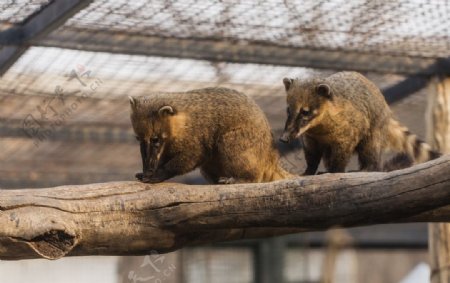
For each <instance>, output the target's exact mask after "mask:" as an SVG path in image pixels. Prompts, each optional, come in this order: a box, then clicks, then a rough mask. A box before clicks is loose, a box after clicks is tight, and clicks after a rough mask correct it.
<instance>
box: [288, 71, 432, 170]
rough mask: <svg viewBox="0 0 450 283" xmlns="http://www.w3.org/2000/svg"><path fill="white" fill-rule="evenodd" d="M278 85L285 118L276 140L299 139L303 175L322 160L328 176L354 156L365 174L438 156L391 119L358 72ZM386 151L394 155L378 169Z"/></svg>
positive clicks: (378, 94) (373, 88) (376, 92)
mask: <svg viewBox="0 0 450 283" xmlns="http://www.w3.org/2000/svg"><path fill="white" fill-rule="evenodd" d="M283 83H284V86H285V89H286V93H287V104H288V108H287V112H288V113H287V114H288V117H287V120H286V124H285V129H284V133H283V134H282V136H281V138H280V140H281V141H283V142H289V141H290V140H292V139H294V138H297V137H299V136H300V137H301V140H302V142H303V146H304V154H305V159H306V163H307V168H306V170H305V172H304V175H314V174H315V173H316V171H317V168H318V166H319V163H320V160H321V159H322V158H323V161H324V165H325V168H326V169H327V171H328V172H330V173H333V172H345V167H346V165H347V164H348V162H349V160H350V158H351V156H352V155H353V153H354V152H356V153H357V154H358V159H359V164H360V169H361V170H365V171H381V170H385V171H389V170H393V169H399V168H400V167H406V166H408V165H412V164H414V163H420V162H424V161H428V160H430V159H434V158H437V157H439V155H440V154H439V153H437V152H435V151H432V150H431V147H430V146H429V145H428V144H426V143H424V142H422V141H421V140H420V139H419V138H418V137H417V136H416V135H413V134H411V133H410V132H409V130H408V129H407V128H406V127H404V126H402V125H401V124H400V123H399V122H398V121H397V120H395V119H394V118H393V114H392V112H391V110H390V108H389V106H388V105H387V103H386V101H385V99H384V97H383V95H382V93H381V91H380V90H379V89H378V88H377V87H376V86H375V85H374V84H373V83H372V82H371V81H369V80H368V79H367V78H366V77H364V76H363V75H361V74H359V73H356V72H339V73H336V74H333V75H331V76H329V77H325V78H310V79H305V80H301V79H290V78H284V79H283ZM387 149H392V150H394V151H398V152H399V153H398V155H396V156H395V157H394V158H393V159H392V160H391V161H390V162H387V163H386V164H385V165H384V166H383V165H382V164H381V163H382V161H381V160H382V153H383V151H385V150H387Z"/></svg>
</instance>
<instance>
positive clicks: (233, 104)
mask: <svg viewBox="0 0 450 283" xmlns="http://www.w3.org/2000/svg"><path fill="white" fill-rule="evenodd" d="M130 102H131V106H132V113H131V121H132V125H133V129H134V131H135V133H136V136H137V138H138V140H139V141H140V142H141V154H142V159H143V160H142V162H143V167H144V168H143V173H138V174H137V175H136V177H137V178H138V179H140V180H142V181H144V182H161V181H164V180H166V179H169V178H171V177H174V176H176V175H181V174H184V173H187V172H190V171H192V170H194V169H195V168H197V167H200V169H201V172H202V174H203V176H204V177H205V178H206V179H207V180H208V181H209V182H211V183H235V182H269V181H274V180H280V179H284V178H287V177H291V176H293V175H291V174H289V173H288V172H286V171H285V170H284V169H282V168H281V167H280V166H279V164H278V163H279V156H278V153H277V152H276V150H275V148H274V143H273V138H272V134H271V132H270V127H269V123H268V122H267V120H266V118H265V115H264V113H263V112H262V111H261V109H260V108H259V107H258V106H257V105H256V104H255V103H254V101H253V100H251V99H250V98H248V97H247V96H245V95H244V94H242V93H239V92H237V91H235V90H232V89H226V88H205V89H198V90H192V91H188V92H178V93H154V94H151V95H150V96H147V97H136V98H130ZM165 106H170V107H165ZM161 108H163V110H164V111H160V109H161ZM152 137H153V141H152Z"/></svg>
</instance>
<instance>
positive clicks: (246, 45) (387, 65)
mask: <svg viewBox="0 0 450 283" xmlns="http://www.w3.org/2000/svg"><path fill="white" fill-rule="evenodd" d="M34 44H36V45H41V46H49V47H61V48H67V49H78V50H88V51H100V52H111V53H122V54H137V55H147V56H161V57H175V58H189V59H198V60H208V61H227V62H235V63H257V64H271V65H284V66H295V67H299V66H302V67H309V68H319V69H335V70H354V71H360V72H366V71H373V72H379V73H397V74H405V75H420V76H431V75H435V74H450V58H427V57H414V56H405V55H386V54H382V53H379V54H376V53H362V52H352V51H338V50H313V49H304V48H296V47H285V46H278V45H271V44H266V43H257V42H233V41H227V40H220V41H217V40H210V39H196V38H189V39H181V38H164V37H157V36H144V35H129V34H123V33H117V32H111V31H104V30H102V31H87V30H82V31H81V30H76V29H69V28H66V29H64V31H63V32H54V33H52V34H50V35H49V36H47V37H46V38H45V39H43V40H39V41H34Z"/></svg>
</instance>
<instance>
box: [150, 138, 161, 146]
mask: <svg viewBox="0 0 450 283" xmlns="http://www.w3.org/2000/svg"><path fill="white" fill-rule="evenodd" d="M150 142H151V143H153V144H156V143H158V142H159V138H158V137H151V138H150Z"/></svg>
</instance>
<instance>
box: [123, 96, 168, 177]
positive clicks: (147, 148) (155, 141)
mask: <svg viewBox="0 0 450 283" xmlns="http://www.w3.org/2000/svg"><path fill="white" fill-rule="evenodd" d="M129 99H130V104H131V107H132V109H134V111H132V114H131V120H132V124H133V128H134V132H135V134H136V139H137V140H138V141H139V145H140V152H141V159H142V173H137V174H136V175H135V176H136V178H137V179H138V180H140V181H143V182H148V181H150V180H151V177H152V176H153V175H154V174H155V172H156V170H157V168H158V166H160V165H161V163H162V156H163V154H164V149H165V145H166V141H167V138H168V137H169V133H168V132H167V130H166V129H167V126H166V125H165V124H167V123H168V121H167V119H168V118H169V116H172V115H175V111H174V109H173V108H172V106H170V105H164V106H161V107H160V108H159V109H157V110H156V111H148V112H147V113H146V112H145V111H138V105H137V104H138V102H137V100H136V99H135V98H134V97H129Z"/></svg>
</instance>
